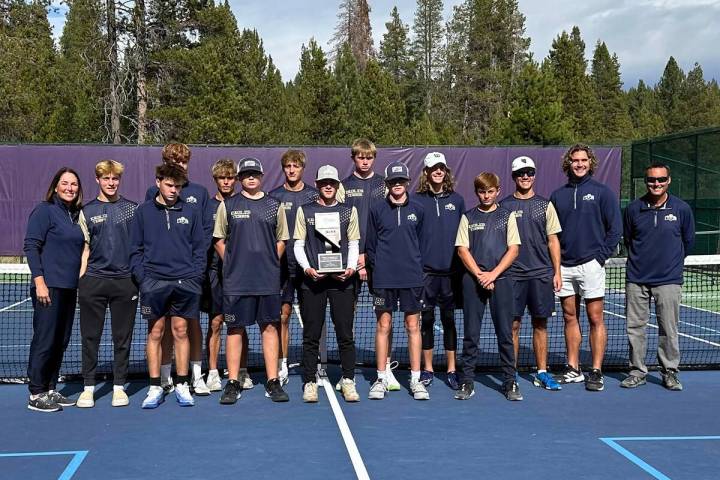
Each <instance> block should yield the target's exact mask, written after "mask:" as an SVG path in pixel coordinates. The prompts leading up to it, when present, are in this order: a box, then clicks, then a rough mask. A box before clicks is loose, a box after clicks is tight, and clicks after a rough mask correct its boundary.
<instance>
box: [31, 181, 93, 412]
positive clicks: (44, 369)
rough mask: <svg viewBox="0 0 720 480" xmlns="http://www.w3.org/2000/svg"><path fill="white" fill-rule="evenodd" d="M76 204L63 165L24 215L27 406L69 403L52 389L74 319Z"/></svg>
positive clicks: (79, 245)
mask: <svg viewBox="0 0 720 480" xmlns="http://www.w3.org/2000/svg"><path fill="white" fill-rule="evenodd" d="M81 206H82V186H81V185H80V177H78V175H77V173H75V171H74V170H72V169H70V168H67V167H63V168H61V169H60V170H58V172H57V173H56V174H55V177H53V180H52V182H51V183H50V187H49V188H48V191H47V194H46V195H45V201H44V202H42V203H40V204H39V205H38V206H37V207H35V209H34V210H33V211H32V213H31V214H30V218H29V219H28V226H27V233H26V235H25V248H24V251H25V255H26V257H27V261H28V264H29V266H30V272H31V274H32V280H33V283H32V286H31V288H30V296H31V298H32V302H33V337H32V342H31V343H30V358H29V360H28V377H29V379H30V387H29V388H30V400H29V402H28V408H29V409H30V410H35V411H39V412H56V411H58V410H62V407H63V406H72V405H74V404H75V402H74V401H72V400H69V399H67V398H65V397H64V396H63V395H61V394H60V393H59V392H57V391H55V382H56V381H57V378H58V375H59V373H60V364H61V363H62V359H63V354H64V353H65V348H66V347H67V345H68V342H69V341H70V333H71V332H72V323H73V319H74V317H75V302H76V299H77V285H78V275H79V273H80V257H81V255H82V251H83V246H84V238H83V233H82V230H81V229H80V226H79V225H78V218H79V214H80V207H81Z"/></svg>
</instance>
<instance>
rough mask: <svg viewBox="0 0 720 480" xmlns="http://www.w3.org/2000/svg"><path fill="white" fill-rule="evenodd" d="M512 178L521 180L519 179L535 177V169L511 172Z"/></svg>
mask: <svg viewBox="0 0 720 480" xmlns="http://www.w3.org/2000/svg"><path fill="white" fill-rule="evenodd" d="M512 176H513V178H521V177H526V176H527V177H534V176H535V169H534V168H528V169H527V170H518V171H517V172H513V174H512Z"/></svg>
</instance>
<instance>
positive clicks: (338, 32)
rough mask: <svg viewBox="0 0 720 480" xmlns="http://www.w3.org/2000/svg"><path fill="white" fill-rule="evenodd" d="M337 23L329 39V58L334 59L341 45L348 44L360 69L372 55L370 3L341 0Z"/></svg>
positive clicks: (363, 67)
mask: <svg viewBox="0 0 720 480" xmlns="http://www.w3.org/2000/svg"><path fill="white" fill-rule="evenodd" d="M337 18H338V23H337V25H336V26H335V33H334V34H333V37H332V39H331V40H330V45H331V53H332V55H331V58H332V59H333V60H336V59H337V57H338V55H339V54H340V51H341V50H342V48H343V45H345V44H348V45H349V46H350V51H351V52H352V54H353V57H354V58H355V63H356V65H357V66H358V69H359V70H360V71H362V70H364V69H365V65H367V62H368V60H369V59H370V58H372V57H373V56H374V49H373V38H372V26H371V25H370V5H369V4H368V2H367V0H342V1H341V2H340V6H339V9H338V14H337Z"/></svg>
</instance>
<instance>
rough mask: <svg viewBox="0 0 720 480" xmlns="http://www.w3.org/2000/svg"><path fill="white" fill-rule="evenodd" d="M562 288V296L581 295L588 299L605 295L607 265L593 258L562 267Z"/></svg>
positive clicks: (560, 293) (560, 295)
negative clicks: (585, 261)
mask: <svg viewBox="0 0 720 480" xmlns="http://www.w3.org/2000/svg"><path fill="white" fill-rule="evenodd" d="M560 273H561V275H562V282H563V283H562V288H561V289H560V291H559V292H558V293H557V294H556V295H557V296H558V297H560V298H564V297H569V296H571V295H580V296H581V297H583V298H585V299H586V300H588V299H592V298H601V297H604V296H605V267H603V266H602V265H600V264H599V263H598V261H597V260H595V259H593V260H590V261H589V262H587V263H583V264H582V265H577V266H575V267H565V266H561V267H560Z"/></svg>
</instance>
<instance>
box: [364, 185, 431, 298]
mask: <svg viewBox="0 0 720 480" xmlns="http://www.w3.org/2000/svg"><path fill="white" fill-rule="evenodd" d="M424 215H425V213H424V209H423V206H422V205H421V204H420V203H418V202H417V201H415V200H414V199H412V198H408V199H407V200H406V201H405V203H402V204H397V203H392V202H391V201H390V199H389V198H387V199H385V200H384V201H382V202H378V203H375V204H374V205H373V206H372V208H371V209H370V217H369V219H368V226H367V240H366V242H365V249H366V250H365V251H366V253H367V256H368V259H369V261H370V265H371V266H372V269H373V286H374V287H375V288H414V287H422V286H423V259H422V254H421V251H420V243H421V238H422V230H423V219H424Z"/></svg>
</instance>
